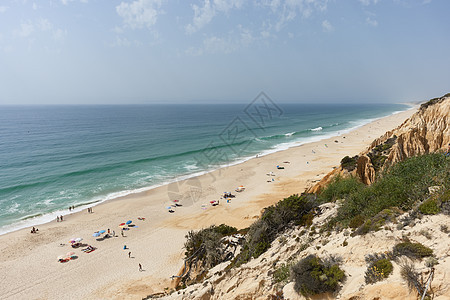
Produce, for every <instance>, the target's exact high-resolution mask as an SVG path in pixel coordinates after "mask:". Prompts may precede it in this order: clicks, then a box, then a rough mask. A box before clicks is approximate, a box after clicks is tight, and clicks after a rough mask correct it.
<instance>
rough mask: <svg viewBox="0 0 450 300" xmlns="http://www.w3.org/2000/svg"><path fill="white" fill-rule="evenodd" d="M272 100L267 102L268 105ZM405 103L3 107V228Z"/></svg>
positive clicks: (308, 137) (336, 128)
mask: <svg viewBox="0 0 450 300" xmlns="http://www.w3.org/2000/svg"><path fill="white" fill-rule="evenodd" d="M267 103H269V104H267ZM407 108H408V107H407V106H406V105H400V104H370V105H369V104H365V105H356V104H351V105H332V104H321V105H315V104H281V105H275V104H274V103H272V102H266V103H262V102H261V103H257V102H255V103H252V104H250V105H249V106H246V105H236V104H233V105H147V106H30V107H23V106H3V107H0V170H1V173H0V233H5V232H8V231H12V230H15V229H18V228H23V227H25V226H30V225H32V224H39V223H43V222H46V221H49V220H52V219H54V218H55V217H56V215H59V214H61V213H62V212H64V213H67V208H68V207H69V206H71V205H75V206H77V209H83V205H86V204H87V203H93V202H101V201H105V200H108V199H112V198H116V197H118V196H123V195H126V194H130V193H133V192H137V191H141V190H145V189H148V188H150V187H154V186H158V185H161V184H164V183H168V182H171V181H175V180H177V179H180V178H185V177H189V176H194V175H198V174H201V173H204V172H206V171H208V170H212V169H216V168H218V167H220V166H225V165H228V164H233V163H237V162H240V161H245V160H247V159H249V158H250V157H254V156H255V154H261V155H264V154H268V153H271V152H275V151H279V150H282V149H287V148H289V147H292V146H294V145H298V144H299V143H305V142H309V141H314V140H319V139H322V138H326V137H329V136H332V135H335V134H337V133H343V132H345V131H348V130H350V129H352V128H355V127H358V126H361V125H363V124H366V123H368V122H370V121H371V120H373V119H375V118H379V117H382V116H386V115H389V114H392V113H394V112H397V111H402V110H405V109H407Z"/></svg>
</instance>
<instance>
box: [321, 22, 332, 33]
mask: <svg viewBox="0 0 450 300" xmlns="http://www.w3.org/2000/svg"><path fill="white" fill-rule="evenodd" d="M322 30H323V31H325V32H332V31H334V27H333V25H331V23H330V22H329V21H328V20H325V21H323V22H322Z"/></svg>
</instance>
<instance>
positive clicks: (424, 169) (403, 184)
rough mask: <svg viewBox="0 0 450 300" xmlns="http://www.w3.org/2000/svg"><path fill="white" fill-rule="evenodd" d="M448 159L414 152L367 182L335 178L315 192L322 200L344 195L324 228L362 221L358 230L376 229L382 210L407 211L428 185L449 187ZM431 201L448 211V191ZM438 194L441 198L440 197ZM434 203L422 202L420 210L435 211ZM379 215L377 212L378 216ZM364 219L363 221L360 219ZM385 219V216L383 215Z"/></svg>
mask: <svg viewBox="0 0 450 300" xmlns="http://www.w3.org/2000/svg"><path fill="white" fill-rule="evenodd" d="M449 170H450V160H449V159H446V157H445V156H443V155H442V154H440V153H434V154H427V155H422V156H416V157H411V158H408V159H406V160H405V161H402V162H399V163H397V164H395V165H393V166H391V167H390V168H389V169H387V170H385V171H384V173H383V174H382V176H381V177H379V178H378V179H377V181H376V182H374V183H373V184H372V185H370V186H364V185H362V186H360V185H359V184H356V182H357V181H356V182H355V180H356V179H352V178H349V179H340V178H337V179H336V180H335V181H334V182H332V183H331V184H330V185H329V186H328V187H326V188H325V189H324V190H323V192H322V193H321V194H320V195H319V199H320V200H321V201H322V202H323V201H334V200H336V199H344V200H343V201H342V205H341V206H340V207H339V209H338V213H337V216H336V217H335V218H332V219H331V220H330V221H329V224H327V226H326V227H327V228H339V227H340V228H342V226H344V227H345V226H351V227H353V228H356V227H358V226H361V225H362V228H361V230H360V233H361V234H364V233H366V232H369V231H371V230H376V229H377V228H379V227H380V226H382V225H383V224H382V223H383V222H382V221H383V220H382V219H383V218H378V219H377V218H375V219H373V217H375V216H376V215H377V214H379V213H380V212H383V210H386V209H390V210H393V208H396V210H402V211H408V210H410V209H412V208H413V207H414V206H415V205H416V204H417V203H419V202H420V201H423V199H425V198H427V197H429V193H428V187H430V186H436V185H437V186H442V187H443V188H442V190H443V191H447V190H449V188H450V172H449ZM436 198H439V199H438V200H437V202H436V203H435V204H436V205H437V206H438V207H439V206H440V209H441V211H442V212H443V213H449V214H450V201H445V199H447V198H450V193H448V195H447V194H445V193H442V194H440V195H438V196H437V197H436ZM441 198H442V200H440V199H441ZM435 204H434V203H431V202H430V203H428V202H427V203H426V205H424V206H423V207H422V210H423V211H424V212H427V213H434V212H436V205H435ZM379 217H381V216H379ZM362 220H366V221H367V222H366V223H365V224H362V223H361V221H362ZM385 220H386V219H385ZM369 221H370V222H369Z"/></svg>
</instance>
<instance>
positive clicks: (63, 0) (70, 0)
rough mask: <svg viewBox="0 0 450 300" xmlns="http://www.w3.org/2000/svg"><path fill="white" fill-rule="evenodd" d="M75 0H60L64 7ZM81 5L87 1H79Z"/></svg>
mask: <svg viewBox="0 0 450 300" xmlns="http://www.w3.org/2000/svg"><path fill="white" fill-rule="evenodd" d="M74 1H76V0H61V3H62V4H64V5H68V4H69V3H70V2H74ZM80 2H81V3H88V0H80Z"/></svg>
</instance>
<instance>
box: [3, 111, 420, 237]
mask: <svg viewBox="0 0 450 300" xmlns="http://www.w3.org/2000/svg"><path fill="white" fill-rule="evenodd" d="M400 104H403V105H407V106H409V107H408V108H407V109H405V110H401V111H394V112H392V113H390V114H389V115H386V116H382V117H376V118H369V119H361V120H356V121H354V122H357V123H361V124H358V125H355V126H353V127H350V128H347V129H343V130H337V131H333V132H330V133H328V134H324V135H320V136H315V137H314V136H312V137H306V138H303V140H302V141H292V142H287V143H280V144H278V145H276V146H275V147H273V148H269V149H266V150H263V151H261V153H258V154H257V156H259V157H264V156H267V155H271V154H274V153H278V152H282V151H286V150H288V149H291V148H295V147H300V146H302V145H305V144H309V143H316V142H320V141H322V140H326V139H330V138H332V137H334V136H339V135H343V134H347V133H349V132H351V131H353V130H356V129H358V128H360V127H363V126H365V125H367V124H370V123H372V122H375V121H377V120H380V119H383V118H386V117H389V116H393V115H396V114H399V113H402V112H406V111H409V110H411V109H417V108H418V105H414V104H413V103H400ZM311 131H314V130H311ZM285 144H287V146H285V147H282V145H285ZM254 158H255V156H254V155H252V156H247V157H240V158H237V159H236V160H234V161H231V162H228V163H225V164H221V165H219V166H215V167H211V168H210V169H207V170H202V171H198V172H194V173H190V174H181V175H178V176H177V177H175V178H173V179H169V180H165V181H163V182H161V183H155V184H153V185H150V186H146V187H141V188H136V189H131V190H123V191H118V192H112V193H109V194H106V195H105V196H102V197H101V199H98V200H95V199H92V200H89V201H88V202H86V203H80V204H76V205H75V209H74V210H72V211H69V212H68V211H67V208H65V209H60V210H56V211H53V212H50V213H36V214H34V215H33V214H31V215H29V216H25V217H22V218H21V219H20V220H18V221H16V222H14V223H12V224H8V225H4V226H2V227H0V236H2V235H5V234H8V233H11V232H15V231H18V230H23V229H25V228H29V227H33V226H41V225H44V224H47V223H51V222H53V221H54V220H55V219H56V217H57V216H61V215H62V216H67V215H73V214H76V213H80V212H82V211H84V210H86V209H87V208H88V207H95V206H98V205H101V204H102V203H107V202H110V201H117V200H119V199H124V198H127V197H131V196H133V195H136V194H137V195H139V194H141V193H146V192H148V191H150V190H153V189H157V188H161V187H164V186H168V185H171V184H176V183H178V182H181V181H184V180H190V179H192V178H196V177H199V176H204V175H207V174H209V173H212V172H215V171H217V170H220V169H224V168H228V167H232V166H236V165H239V164H243V163H245V162H248V161H250V160H252V159H254Z"/></svg>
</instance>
